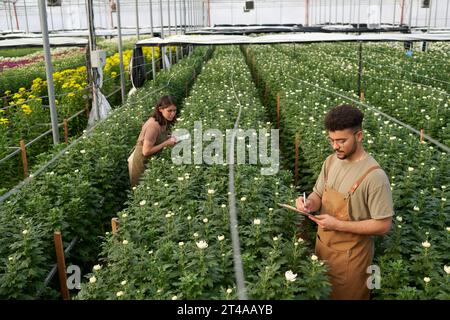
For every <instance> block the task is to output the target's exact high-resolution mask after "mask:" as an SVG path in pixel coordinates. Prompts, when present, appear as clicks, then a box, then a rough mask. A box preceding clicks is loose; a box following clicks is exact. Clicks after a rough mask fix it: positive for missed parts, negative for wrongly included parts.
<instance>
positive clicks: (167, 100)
mask: <svg viewBox="0 0 450 320" xmlns="http://www.w3.org/2000/svg"><path fill="white" fill-rule="evenodd" d="M176 113H177V107H176V105H175V98H174V97H172V96H163V97H161V99H160V100H159V101H158V103H157V104H156V106H155V108H154V109H153V112H152V114H151V115H150V118H149V119H148V120H147V121H146V122H145V123H144V124H143V125H142V129H141V133H140V134H139V137H138V139H137V142H136V146H135V147H134V150H133V152H132V153H131V155H130V157H129V158H128V171H129V174H130V183H131V186H132V187H134V186H136V185H137V184H138V183H139V179H140V177H141V175H142V173H143V172H144V170H145V164H146V162H147V158H148V157H149V156H151V155H152V154H155V153H157V152H159V151H161V150H162V149H163V148H165V147H170V146H173V145H174V144H176V138H175V137H170V135H169V132H170V127H171V125H172V124H173V123H174V122H175V120H176Z"/></svg>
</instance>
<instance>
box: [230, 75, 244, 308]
mask: <svg viewBox="0 0 450 320" xmlns="http://www.w3.org/2000/svg"><path fill="white" fill-rule="evenodd" d="M233 75H234V70H233V69H232V74H231V85H232V87H233V93H234V97H235V98H236V100H237V102H238V104H239V113H238V116H237V118H236V121H235V123H234V127H233V129H234V130H233V134H232V136H231V144H230V146H231V148H230V149H231V150H230V151H229V152H228V157H229V159H228V161H229V162H228V163H229V166H228V191H229V193H230V197H229V206H230V209H229V213H230V231H231V241H232V245H233V264H234V273H235V276H236V285H237V293H238V297H239V299H240V300H248V297H247V289H246V288H245V279H244V269H243V266H242V257H241V245H240V241H239V230H238V221H237V209H236V192H235V190H234V159H232V158H234V140H235V137H236V129H237V127H238V124H239V120H240V118H241V111H242V104H241V102H240V101H239V98H238V96H237V95H236V89H235V87H234V82H233ZM232 160H233V161H232Z"/></svg>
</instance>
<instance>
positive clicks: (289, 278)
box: [284, 270, 297, 282]
mask: <svg viewBox="0 0 450 320" xmlns="http://www.w3.org/2000/svg"><path fill="white" fill-rule="evenodd" d="M284 276H285V277H286V280H287V281H290V282H294V281H295V279H297V274H296V273H293V272H292V270H288V271H286V272H285V273H284Z"/></svg>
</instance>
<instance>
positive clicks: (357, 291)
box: [296, 105, 394, 300]
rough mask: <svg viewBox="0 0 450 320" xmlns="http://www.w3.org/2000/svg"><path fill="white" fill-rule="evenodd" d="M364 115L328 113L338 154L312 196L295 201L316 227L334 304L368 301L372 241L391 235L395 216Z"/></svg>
mask: <svg viewBox="0 0 450 320" xmlns="http://www.w3.org/2000/svg"><path fill="white" fill-rule="evenodd" d="M362 120H363V114H362V112H361V111H360V110H359V109H358V108H356V107H353V106H351V105H340V106H337V107H335V108H333V109H332V110H330V111H329V112H328V114H327V115H326V117H325V127H326V129H327V131H328V141H329V143H330V146H331V147H332V148H333V150H334V151H335V153H334V154H332V155H330V156H328V157H327V159H326V160H325V162H324V163H323V165H322V170H321V172H320V175H319V177H318V178H317V181H316V184H315V186H314V189H313V192H312V193H311V194H310V195H309V196H308V197H307V198H306V200H305V199H304V197H303V196H301V197H299V198H298V199H297V200H296V207H297V209H298V210H300V211H305V212H315V211H319V210H320V214H319V215H316V216H308V217H309V219H311V220H313V221H314V222H316V223H317V225H318V230H317V236H316V254H317V256H318V257H319V259H321V260H325V261H326V263H327V264H328V267H329V276H330V281H331V284H332V292H331V296H330V298H331V299H347V300H350V299H369V297H370V291H369V288H368V286H367V279H368V277H369V275H370V274H368V273H367V268H368V267H369V266H370V265H371V264H372V259H373V254H374V245H373V239H372V236H374V235H384V234H386V233H387V232H389V230H390V228H391V224H392V216H393V214H394V210H393V203H392V193H391V188H390V184H389V180H388V177H387V175H386V174H385V172H384V171H383V170H382V169H381V168H380V166H379V164H378V163H377V162H376V161H375V159H374V158H372V156H371V155H369V154H368V153H366V152H365V151H364V147H363V144H362V139H363V132H362Z"/></svg>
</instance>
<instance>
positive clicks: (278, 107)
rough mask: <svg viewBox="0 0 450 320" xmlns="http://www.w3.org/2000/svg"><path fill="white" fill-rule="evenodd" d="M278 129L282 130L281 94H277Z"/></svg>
mask: <svg viewBox="0 0 450 320" xmlns="http://www.w3.org/2000/svg"><path fill="white" fill-rule="evenodd" d="M277 129H280V94H279V93H278V94H277Z"/></svg>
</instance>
